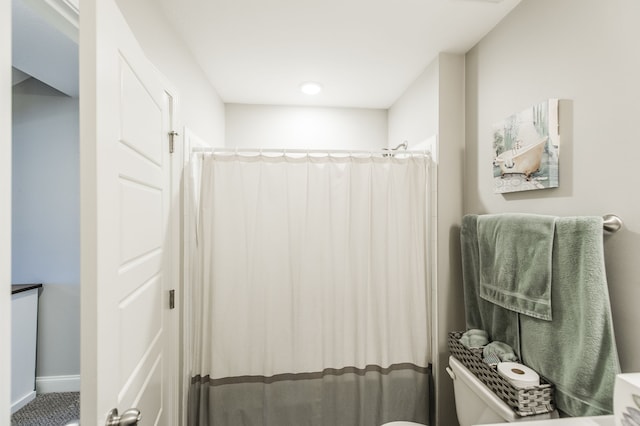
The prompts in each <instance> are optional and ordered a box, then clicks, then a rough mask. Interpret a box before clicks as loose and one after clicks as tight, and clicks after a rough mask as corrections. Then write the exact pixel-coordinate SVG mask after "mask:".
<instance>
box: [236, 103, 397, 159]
mask: <svg viewBox="0 0 640 426" xmlns="http://www.w3.org/2000/svg"><path fill="white" fill-rule="evenodd" d="M398 143H400V142H398ZM226 146H228V147H238V148H242V147H244V148H290V149H347V150H348V149H353V150H380V149H382V148H384V147H386V146H387V111H386V110H380V109H357V108H324V107H307V106H301V107H294V106H270V105H244V104H227V106H226Z"/></svg>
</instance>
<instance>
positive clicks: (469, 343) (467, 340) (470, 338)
mask: <svg viewBox="0 0 640 426" xmlns="http://www.w3.org/2000/svg"><path fill="white" fill-rule="evenodd" d="M460 343H461V344H462V345H463V346H464V347H466V348H468V349H471V348H482V347H484V346H485V345H486V344H487V343H489V334H487V332H486V331H484V330H480V329H477V328H473V329H471V330H467V331H466V332H465V333H464V334H462V336H461V337H460Z"/></svg>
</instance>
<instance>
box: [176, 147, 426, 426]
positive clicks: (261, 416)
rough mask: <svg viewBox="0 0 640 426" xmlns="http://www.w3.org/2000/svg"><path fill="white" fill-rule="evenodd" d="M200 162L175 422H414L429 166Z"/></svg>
mask: <svg viewBox="0 0 640 426" xmlns="http://www.w3.org/2000/svg"><path fill="white" fill-rule="evenodd" d="M199 160H200V167H201V173H200V176H201V177H200V181H199V182H196V183H197V185H195V187H196V188H197V187H199V188H200V193H199V197H198V198H199V202H198V204H199V205H198V211H197V217H198V220H197V226H196V230H195V233H196V238H194V242H195V244H194V247H192V250H191V255H192V268H191V270H190V275H191V277H190V283H189V288H190V301H189V304H188V306H189V307H188V309H187V315H188V316H189V320H188V323H189V324H190V331H189V336H190V345H189V346H190V352H191V356H190V357H189V361H190V362H189V365H190V371H189V375H190V380H191V386H190V389H189V424H192V425H227V426H242V425H264V426H299V425H332V426H337V425H344V426H354V425H362V426H378V425H379V424H381V423H382V422H383V421H390V420H414V421H422V422H425V423H426V421H427V417H428V383H429V362H430V334H429V312H428V305H429V302H428V297H429V292H428V291H427V288H428V287H427V280H428V271H427V268H426V263H427V261H426V259H427V251H426V247H427V241H428V238H427V226H426V223H427V211H426V210H427V204H426V200H427V194H428V192H427V191H428V175H429V164H430V161H429V159H428V157H426V156H408V158H402V159H401V158H394V157H375V156H369V157H368V158H358V157H354V156H348V157H336V156H330V155H329V156H327V155H325V156H322V157H314V156H309V155H306V156H302V157H298V158H294V157H292V156H289V155H279V156H277V157H269V156H264V155H253V156H243V155H237V154H235V155H230V154H226V155H224V154H199Z"/></svg>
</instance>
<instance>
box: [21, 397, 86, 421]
mask: <svg viewBox="0 0 640 426" xmlns="http://www.w3.org/2000/svg"><path fill="white" fill-rule="evenodd" d="M79 418H80V393H79V392H56V393H45V394H41V395H38V396H36V399H34V400H33V401H31V402H30V403H28V404H27V405H25V406H24V407H22V408H21V409H20V410H18V411H16V412H15V414H14V415H12V416H11V425H12V426H62V425H65V424H67V423H70V422H71V421H73V420H77V419H79Z"/></svg>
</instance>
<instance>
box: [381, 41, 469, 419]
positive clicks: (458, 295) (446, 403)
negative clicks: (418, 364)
mask: <svg viewBox="0 0 640 426" xmlns="http://www.w3.org/2000/svg"><path fill="white" fill-rule="evenodd" d="M464 64H465V61H464V56H463V55H459V54H449V53H442V54H440V55H439V56H438V58H437V59H436V60H434V61H433V62H432V63H431V64H430V65H429V66H427V68H426V69H425V70H424V72H423V73H422V74H421V75H420V76H419V77H418V78H417V79H416V80H415V82H414V83H413V84H412V85H411V86H410V87H409V88H408V89H407V90H406V91H405V93H404V94H403V95H402V96H401V97H400V98H399V99H398V100H397V101H396V102H395V103H394V104H393V106H392V107H391V108H390V109H389V139H390V141H391V143H392V141H394V140H396V139H401V140H407V141H408V142H409V148H411V146H412V145H415V144H416V143H420V142H421V141H423V140H425V139H427V138H430V137H431V136H433V135H435V134H437V135H438V159H437V160H438V176H437V188H436V194H435V195H436V199H437V209H436V211H435V214H434V216H435V220H436V224H437V229H436V233H437V243H436V246H435V249H436V252H437V263H436V265H435V271H434V272H435V277H434V282H435V284H436V285H435V287H434V289H433V291H434V294H433V300H435V301H436V302H435V304H434V306H433V309H434V311H435V316H434V317H433V321H434V322H433V333H434V335H433V340H432V341H433V343H434V350H433V375H434V382H435V383H434V384H435V401H434V403H435V406H436V410H435V415H436V418H435V421H436V424H437V425H453V424H455V423H456V415H455V408H454V407H455V406H454V401H453V386H452V382H451V379H450V378H449V376H448V375H447V373H446V371H445V368H446V366H447V365H448V361H447V359H448V356H449V350H448V347H447V333H448V332H449V331H453V330H461V329H463V328H464V316H460V315H459V313H460V306H459V301H460V300H461V299H462V289H461V287H460V285H459V282H460V270H459V266H458V263H456V261H455V260H456V259H457V258H459V253H460V245H459V238H458V233H459V231H458V228H459V223H460V222H459V221H460V218H461V217H462V201H463V200H462V185H463V182H462V176H463V171H462V165H463V150H464Z"/></svg>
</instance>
